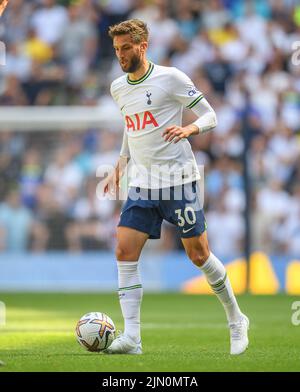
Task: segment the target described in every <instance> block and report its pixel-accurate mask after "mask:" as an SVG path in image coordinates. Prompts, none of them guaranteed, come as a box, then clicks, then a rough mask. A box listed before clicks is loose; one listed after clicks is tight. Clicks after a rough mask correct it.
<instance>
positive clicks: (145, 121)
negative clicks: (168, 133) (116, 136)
mask: <svg viewBox="0 0 300 392" xmlns="http://www.w3.org/2000/svg"><path fill="white" fill-rule="evenodd" d="M125 121H126V126H127V131H128V132H129V131H141V130H143V129H145V128H146V126H147V125H152V126H153V127H158V126H159V125H158V123H157V121H156V120H155V117H154V116H153V114H152V113H151V112H149V111H147V112H144V113H140V114H138V113H136V114H133V115H132V116H125Z"/></svg>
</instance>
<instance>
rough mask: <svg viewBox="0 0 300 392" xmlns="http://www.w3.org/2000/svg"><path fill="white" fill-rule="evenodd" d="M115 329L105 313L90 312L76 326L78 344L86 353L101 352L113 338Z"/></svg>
mask: <svg viewBox="0 0 300 392" xmlns="http://www.w3.org/2000/svg"><path fill="white" fill-rule="evenodd" d="M115 332H116V327H115V325H114V322H113V321H112V319H111V318H109V317H108V316H107V315H106V314H105V313H101V312H91V313H87V314H85V315H84V316H82V317H81V319H80V320H79V321H78V323H77V325H76V330H75V333H76V338H77V341H78V343H79V344H80V345H81V346H82V347H84V348H85V349H86V350H88V351H96V352H99V351H102V350H105V349H106V348H108V347H109V346H110V345H111V343H112V341H113V340H114V338H115Z"/></svg>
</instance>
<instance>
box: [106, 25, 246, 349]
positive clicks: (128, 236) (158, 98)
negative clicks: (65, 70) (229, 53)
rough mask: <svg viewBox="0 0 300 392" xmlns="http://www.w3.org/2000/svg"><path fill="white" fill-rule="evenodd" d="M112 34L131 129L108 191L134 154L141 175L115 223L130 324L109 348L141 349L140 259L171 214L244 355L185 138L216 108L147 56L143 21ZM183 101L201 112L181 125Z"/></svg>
mask: <svg viewBox="0 0 300 392" xmlns="http://www.w3.org/2000/svg"><path fill="white" fill-rule="evenodd" d="M109 35H110V37H111V38H112V40H113V46H114V49H115V53H116V55H117V58H118V61H119V63H120V66H121V68H122V70H123V71H124V72H125V73H126V74H125V75H123V76H121V77H120V78H118V79H116V80H114V81H113V83H112V85H111V94H112V97H113V99H114V100H115V101H116V103H117V105H118V106H119V108H120V111H121V113H122V115H123V117H124V120H125V129H124V135H123V143H122V148H121V152H120V159H119V161H118V163H117V166H116V168H115V170H114V172H113V173H111V174H110V175H109V176H108V177H106V179H105V180H104V182H103V183H102V185H103V189H104V193H107V192H110V191H111V190H112V189H117V188H118V186H119V182H120V179H121V178H122V175H123V174H124V170H125V167H126V164H127V162H128V161H129V160H130V163H131V164H132V167H134V168H135V171H134V173H135V176H132V177H134V178H131V182H130V184H129V185H130V188H129V193H128V199H127V201H126V202H125V204H124V206H123V208H122V212H121V216H120V222H119V224H118V228H117V245H116V258H117V266H118V282H119V300H120V306H121V310H122V314H123V318H124V326H125V329H124V333H123V334H120V335H119V336H118V337H117V338H116V339H115V340H114V341H113V343H112V344H111V346H110V347H109V348H108V349H107V350H106V351H105V352H106V353H108V354H122V353H123V354H141V353H142V344H141V331H140V307H141V301H142V296H143V288H142V283H141V279H140V275H139V271H138V260H139V257H140V253H141V251H142V248H143V246H144V244H145V242H146V241H147V239H148V238H153V239H155V238H160V230H161V224H162V221H163V219H165V220H167V221H169V222H171V223H172V224H175V225H176V226H177V227H178V229H179V230H180V236H181V240H182V243H183V246H184V248H185V251H186V253H187V256H188V257H189V258H190V260H191V261H192V262H193V263H194V264H195V265H196V267H198V268H199V269H200V270H201V271H202V272H203V273H204V274H205V276H206V279H207V281H208V283H209V284H210V286H211V288H212V290H213V291H214V293H215V294H216V295H217V297H218V299H219V300H220V302H221V303H222V305H223V307H224V309H225V313H226V316H227V320H228V324H229V329H230V342H231V347H230V353H231V354H233V355H237V354H241V353H243V352H244V351H245V350H246V348H247V346H248V336H247V332H248V328H249V320H248V318H247V317H246V316H245V315H244V314H243V313H242V312H241V310H240V308H239V306H238V303H237V301H236V298H235V296H234V293H233V291H232V288H231V285H230V282H229V279H228V276H227V274H226V270H225V268H224V266H223V264H222V263H221V261H220V260H219V259H218V258H217V257H216V256H215V255H214V254H213V253H212V252H211V251H210V249H209V245H208V240H207V234H206V222H205V218H204V215H203V210H202V206H201V204H200V197H199V195H198V192H197V184H198V180H199V179H200V173H199V170H198V167H197V164H196V161H195V158H194V154H193V152H192V149H191V145H190V143H189V141H188V140H187V138H188V137H189V136H192V135H195V137H199V136H198V135H199V134H200V135H201V134H202V133H204V132H207V131H208V130H210V129H212V128H214V127H215V126H216V124H217V120H216V115H215V112H214V110H213V109H212V107H211V106H210V105H209V103H208V102H207V100H206V99H205V98H204V97H203V94H202V93H201V92H200V91H198V90H197V88H196V87H195V86H194V84H193V83H192V81H191V80H190V79H189V78H188V77H187V76H186V75H185V74H184V73H183V72H181V71H180V70H178V69H176V68H173V67H164V66H159V65H157V64H153V63H152V62H151V61H149V60H148V59H147V56H146V53H147V47H148V35H149V34H148V29H147V25H146V24H145V23H144V22H142V21H140V20H137V19H132V20H127V21H123V22H121V23H119V24H117V25H114V26H111V27H110V28H109ZM183 107H187V108H189V109H191V110H192V111H193V112H194V113H195V114H196V115H197V117H198V118H197V120H196V121H195V122H194V123H192V124H189V125H187V126H185V127H182V110H183ZM114 187H115V188H114ZM181 188H184V192H183V196H182V197H181V198H180V197H177V196H176V195H175V194H176V192H177V191H178V189H179V190H181ZM166 190H167V191H168V192H166ZM155 191H156V192H155ZM177 193H178V192H177ZM166 195H167V196H169V197H165V196H166ZM137 196H138V197H137ZM178 199H179V200H178Z"/></svg>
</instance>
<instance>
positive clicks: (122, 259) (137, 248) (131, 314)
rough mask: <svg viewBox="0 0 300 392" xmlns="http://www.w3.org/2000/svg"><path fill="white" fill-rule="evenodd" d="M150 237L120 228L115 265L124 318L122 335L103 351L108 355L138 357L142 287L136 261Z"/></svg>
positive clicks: (140, 348) (118, 229)
mask: <svg viewBox="0 0 300 392" xmlns="http://www.w3.org/2000/svg"><path fill="white" fill-rule="evenodd" d="M148 237H149V234H147V233H143V232H141V231H138V230H135V229H132V228H130V227H123V226H119V227H118V228H117V245H116V252H115V253H116V258H117V266H118V283H119V291H118V292H119V301H120V307H121V311H122V315H123V319H124V333H123V334H122V335H120V336H119V337H118V338H117V339H115V341H113V343H112V344H111V346H110V347H109V348H108V349H107V350H106V352H107V353H109V354H122V353H123V354H141V353H142V347H141V325H140V324H141V323H140V308H141V302H142V297H143V287H142V282H141V278H140V274H139V270H138V260H139V257H140V254H141V251H142V249H143V246H144V245H145V242H146V241H147V239H148Z"/></svg>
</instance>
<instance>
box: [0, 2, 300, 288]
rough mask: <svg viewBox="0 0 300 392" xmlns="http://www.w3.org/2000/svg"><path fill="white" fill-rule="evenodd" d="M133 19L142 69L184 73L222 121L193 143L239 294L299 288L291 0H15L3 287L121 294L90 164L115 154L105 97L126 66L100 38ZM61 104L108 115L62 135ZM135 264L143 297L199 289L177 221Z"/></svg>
mask: <svg viewBox="0 0 300 392" xmlns="http://www.w3.org/2000/svg"><path fill="white" fill-rule="evenodd" d="M128 18H139V19H142V20H144V21H146V22H147V23H148V26H149V29H150V46H149V52H148V53H149V59H151V60H152V61H153V62H154V63H157V64H161V65H167V66H175V67H178V68H179V69H181V70H182V71H184V72H185V73H186V74H187V75H189V76H190V77H191V78H192V80H193V81H194V82H195V84H196V86H197V87H198V89H199V90H201V91H202V92H203V93H204V95H205V97H206V98H207V100H208V101H209V102H210V104H211V105H212V107H213V108H214V109H215V111H216V113H217V117H218V126H217V127H216V128H215V129H214V130H213V131H212V132H210V133H208V134H206V135H204V136H199V137H192V138H191V139H190V142H191V144H192V148H193V151H194V153H195V156H196V160H197V162H198V164H199V165H204V166H205V212H206V219H207V223H208V236H209V241H210V246H211V249H212V251H213V252H214V253H215V254H217V255H218V256H219V257H220V258H221V259H222V260H223V261H224V262H225V263H231V265H232V266H233V270H234V271H238V274H237V278H236V290H237V291H238V290H240V292H243V291H244V290H246V289H247V287H248V288H249V287H250V288H251V287H252V292H255V287H256V288H257V287H259V289H257V290H258V292H259V290H261V291H262V292H267V293H268V292H270V293H271V292H278V291H280V290H288V291H291V292H293V293H295V292H296V293H297V290H298V293H300V287H299V284H300V283H297V282H300V261H299V260H300V65H299V56H298V62H297V61H295V56H294V57H293V54H294V55H295V53H294V52H295V51H296V49H295V47H293V45H294V44H295V42H299V46H300V5H299V2H298V1H297V0H276V1H275V0H259V1H255V0H248V1H242V0H212V1H209V2H208V1H201V0H178V1H171V0H73V1H71V0H70V1H68V0H65V1H63V0H62V1H54V0H31V1H30V0H27V1H23V0H10V3H9V6H8V7H7V9H6V11H5V13H4V15H3V16H2V17H1V20H0V39H1V41H3V42H4V43H5V45H6V64H5V66H0V113H1V115H0V252H1V253H0V290H1V289H2V290H24V289H25V290H35V289H38V290H41V289H45V290H47V289H49V290H52V289H53V290H55V289H60V290H62V289H66V290H68V289H69V290H72V289H74V288H78V289H79V290H80V289H82V290H89V289H91V290H97V289H98V290H107V289H108V290H109V289H111V288H115V287H116V269H115V265H114V255H113V250H114V246H115V231H116V225H117V223H118V219H119V213H120V208H121V205H122V204H121V202H113V201H109V200H106V201H105V200H104V201H103V200H102V201H99V200H98V199H97V197H96V187H97V184H98V183H99V178H97V177H96V169H97V167H98V166H99V165H100V164H111V165H113V164H114V163H115V162H116V161H117V159H118V155H119V151H120V145H121V140H122V134H123V126H122V121H121V118H120V115H119V113H118V109H117V107H116V105H115V103H114V102H113V100H112V98H111V97H110V94H109V87H110V83H111V82H112V81H113V80H114V79H115V78H116V77H118V76H120V75H122V71H121V69H120V67H119V64H118V62H117V61H116V59H115V56H114V52H113V48H112V44H111V40H110V38H109V37H108V34H107V30H108V27H109V26H110V25H111V24H114V23H118V22H119V21H122V20H125V19H128ZM293 58H294V61H293V60H292V59H293ZM8 107H9V108H10V110H11V108H13V107H16V108H15V112H11V111H10V112H9V113H10V114H9V119H8V120H7V121H4V120H3V118H4V117H3V116H4V115H5V114H6V113H8ZM20 107H23V108H26V109H30V111H29V112H26V115H25V114H24V117H23V116H22V114H20V113H22V112H18V110H19V109H20ZM41 107H42V108H43V107H44V108H45V107H46V109H47V110H48V109H49V111H48V112H47V111H46V115H45V116H44V117H43V119H44V120H43V125H41V126H40V128H39V126H37V125H36V124H34V123H31V119H33V118H34V113H35V111H36V112H37V111H38V109H41ZM50 107H51V110H53V111H51V112H50ZM62 107H63V108H64V109H63V113H68V107H69V108H70V110H71V108H72V107H74V108H83V109H87V110H93V109H95V108H96V109H99V111H101V110H102V112H101V113H102V114H101V116H102V117H101V118H103V121H99V122H98V123H95V122H94V123H93V124H92V125H90V124H87V125H84V124H83V125H81V126H80V127H78V126H77V127H73V126H69V125H68V122H67V123H65V122H63V120H62V114H61V113H62V112H61V111H59V109H61V108H62ZM56 109H57V110H56ZM78 110H79V109H78ZM24 113H25V112H24ZM28 113H32V115H31V114H28ZM44 113H45V112H44ZM47 113H48V114H47ZM87 113H88V112H87ZM99 113H100V112H99ZM105 113H106V116H105ZM31 116H32V117H31ZM55 116H56V118H57V123H56V126H53V128H51V119H52V118H54V117H55ZM1 117H2V120H1ZM99 118H100V117H99ZM193 119H194V114H193V113H192V112H188V111H187V112H185V113H184V123H185V124H187V123H189V122H190V121H191V120H193ZM14 121H19V122H20V123H21V125H20V124H19V125H18V127H15V128H14V126H10V125H9V124H10V123H12V124H14ZM22 122H23V125H24V126H23V125H22ZM49 124H50V125H49ZM22 126H23V128H22ZM252 256H253V257H254V259H253V263H252V264H253V274H251V273H250V275H249V274H248V275H247V273H246V270H247V268H246V270H245V260H248V261H249V260H250V258H251V257H252ZM143 257H144V259H145V261H144V267H142V268H144V270H143V271H144V272H143V273H144V274H145V275H146V276H147V277H148V278H146V280H147V279H148V280H147V281H146V288H147V287H148V288H149V289H154V290H164V289H166V290H189V289H187V287H192V288H191V291H192V292H199V290H200V289H199V287H200V286H201V284H202V283H201V282H199V281H196V283H195V279H197V275H198V271H197V270H196V269H195V268H194V267H193V266H192V265H190V263H189V262H188V260H187V259H186V256H185V255H184V253H183V250H182V245H181V242H180V238H179V236H178V234H177V231H176V228H175V227H173V226H171V225H169V224H164V225H163V231H162V238H161V240H156V241H148V242H147V245H146V248H145V251H144V253H143ZM148 261H149V262H148ZM234 263H237V264H234ZM248 265H249V264H248ZM174 266H175V267H174ZM176 266H177V267H176ZM183 266H184V267H183ZM176 268H177V269H176ZM1 270H2V273H1ZM97 271H98V272H97ZM248 272H249V270H248ZM107 274H108V275H107ZM251 275H252V277H251ZM93 279H94V280H93ZM253 279H254V280H253ZM261 280H263V282H262V283H261V284H260V283H259V282H260V281H261ZM147 282H148V286H147ZM241 282H242V283H241ZM190 283H191V285H190ZM194 283H195V284H194ZM234 285H235V284H234ZM249 285H250V286H249ZM289 287H292V289H290V288H289ZM203 290H204V291H205V289H203ZM293 290H294V291H293ZM200 291H201V290H200Z"/></svg>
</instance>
